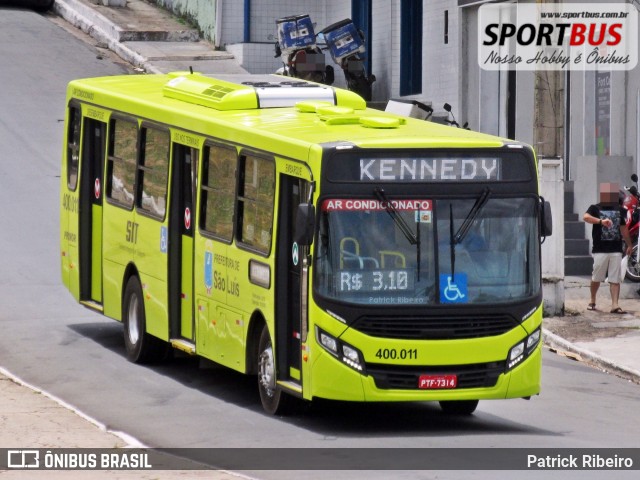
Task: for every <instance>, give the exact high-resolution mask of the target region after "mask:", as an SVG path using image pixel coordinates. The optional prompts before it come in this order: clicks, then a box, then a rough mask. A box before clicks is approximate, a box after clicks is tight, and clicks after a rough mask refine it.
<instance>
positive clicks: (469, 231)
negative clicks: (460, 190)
mask: <svg viewBox="0 0 640 480" xmlns="http://www.w3.org/2000/svg"><path fill="white" fill-rule="evenodd" d="M477 200H478V199H474V198H464V199H455V198H448V199H435V200H432V199H426V198H412V199H406V198H404V199H395V198H391V200H388V199H386V198H385V199H384V200H381V199H380V196H379V195H378V196H377V198H376V196H373V195H372V197H371V198H360V199H355V198H350V199H347V198H332V199H325V200H324V201H323V202H322V204H321V221H320V232H319V241H318V247H317V248H318V250H317V252H316V273H315V275H316V277H315V288H316V292H317V293H318V294H320V295H321V296H323V297H325V298H327V299H331V300H336V301H340V302H348V303H355V304H366V305H380V306H385V305H386V306H393V305H436V304H449V303H454V304H488V303H491V304H498V303H508V302H513V301H518V300H523V299H526V298H530V297H531V296H534V295H537V294H538V293H539V291H540V268H539V241H538V237H537V236H538V226H537V222H536V199H535V198H534V197H520V198H513V197H511V198H497V197H496V196H489V195H485V198H484V199H483V200H482V206H481V208H477V207H478V201H477ZM474 207H475V208H474ZM470 212H471V213H472V214H471V215H470ZM461 226H462V227H463V228H462V230H464V235H458V233H459V232H460V230H461ZM452 235H453V236H454V242H451V236H452ZM452 273H453V275H452Z"/></svg>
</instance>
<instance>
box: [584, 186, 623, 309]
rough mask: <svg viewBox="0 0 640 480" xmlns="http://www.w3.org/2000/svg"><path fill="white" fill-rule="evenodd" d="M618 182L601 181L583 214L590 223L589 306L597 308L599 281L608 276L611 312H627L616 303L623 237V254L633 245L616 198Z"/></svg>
mask: <svg viewBox="0 0 640 480" xmlns="http://www.w3.org/2000/svg"><path fill="white" fill-rule="evenodd" d="M618 191H619V186H618V184H616V183H601V184H600V203H598V204H596V205H591V206H590V207H589V208H588V209H587V213H585V214H584V216H583V217H582V218H583V220H584V221H585V222H587V223H590V224H592V225H593V227H592V231H591V236H592V239H593V249H592V250H591V252H592V253H593V275H592V277H591V303H590V304H589V306H588V309H589V310H596V294H597V293H598V288H600V283H601V282H603V281H604V279H605V278H607V274H608V276H609V290H610V292H611V313H619V314H622V313H627V312H625V311H624V310H622V308H620V306H619V305H618V298H619V297H620V279H621V278H622V277H621V274H622V272H621V270H620V262H621V261H622V240H623V239H624V242H625V243H626V244H627V249H626V254H627V255H629V254H631V251H632V250H633V247H632V245H631V237H630V236H629V230H628V229H627V226H626V225H625V221H624V220H625V218H626V212H625V210H624V208H622V207H621V206H620V202H619V200H618V195H619V193H618Z"/></svg>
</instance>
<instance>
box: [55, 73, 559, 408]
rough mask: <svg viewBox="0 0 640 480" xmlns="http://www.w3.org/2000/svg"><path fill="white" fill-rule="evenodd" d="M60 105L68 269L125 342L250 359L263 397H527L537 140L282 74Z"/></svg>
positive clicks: (130, 80) (533, 371) (141, 350)
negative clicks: (427, 116)
mask: <svg viewBox="0 0 640 480" xmlns="http://www.w3.org/2000/svg"><path fill="white" fill-rule="evenodd" d="M66 108H67V111H66V117H65V142H64V148H63V156H62V171H61V228H60V233H61V239H60V241H61V268H62V280H63V282H64V284H65V286H66V287H67V288H68V289H69V291H70V292H71V294H72V295H73V297H74V298H75V299H76V300H77V301H78V302H80V303H81V304H82V305H84V306H86V307H88V308H90V309H92V310H95V311H98V312H101V313H102V314H104V315H106V316H108V317H111V318H113V319H115V320H118V321H121V322H122V323H123V326H124V343H125V347H126V355H127V357H128V359H129V360H131V361H133V362H139V363H143V362H154V361H160V360H162V359H163V358H165V357H166V356H167V353H168V352H171V351H172V348H171V347H173V349H178V350H181V351H183V352H186V353H187V354H190V355H198V356H200V357H203V358H206V359H209V360H211V361H213V362H216V363H218V364H221V365H224V366H226V367H229V368H232V369H234V370H237V371H239V372H243V373H246V374H252V375H256V376H257V379H258V382H257V383H258V388H259V392H260V398H261V401H262V405H263V407H264V409H265V410H266V411H267V412H269V413H272V414H275V413H276V412H283V411H285V409H286V408H287V407H288V406H289V405H290V404H291V400H292V399H293V398H294V397H298V398H300V399H304V400H308V401H310V400H312V399H314V398H326V399H335V400H345V401H365V402H368V401H375V402H389V401H394V402H396V401H439V402H440V405H441V407H442V409H443V410H444V411H445V412H452V413H460V414H469V413H472V412H473V411H474V410H475V408H476V407H477V404H478V401H479V400H481V399H498V398H516V397H518V398H529V397H530V396H532V395H534V394H537V393H539V390H540V372H541V323H542V288H541V271H540V243H541V239H542V238H543V237H544V236H545V235H548V234H550V233H551V231H550V226H549V225H550V213H549V208H548V203H547V202H544V200H543V199H542V198H541V197H540V196H539V192H538V177H537V164H536V158H535V155H534V152H533V150H532V149H531V147H529V146H527V145H524V144H522V143H518V142H515V141H511V140H505V139H501V138H497V137H493V136H489V135H484V134H480V133H476V132H471V131H467V130H464V129H457V128H452V127H448V126H444V125H438V124H434V123H431V122H424V121H421V120H417V119H412V118H405V117H402V116H398V115H393V114H390V113H387V112H382V111H378V110H373V109H370V108H367V106H366V103H365V101H364V100H363V99H362V98H360V97H359V96H358V95H356V94H354V93H353V92H349V91H346V90H341V89H337V88H332V87H328V86H325V85H319V84H313V83H309V82H303V81H291V79H287V78H284V77H279V76H272V75H265V76H258V77H255V76H248V75H247V76H230V77H226V78H212V77H210V76H207V75H202V74H199V73H188V72H174V73H170V74H167V75H139V76H136V75H130V76H112V77H102V78H91V79H82V80H75V81H73V82H71V83H70V84H69V87H68V91H67V107H66Z"/></svg>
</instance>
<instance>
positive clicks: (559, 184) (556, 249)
mask: <svg viewBox="0 0 640 480" xmlns="http://www.w3.org/2000/svg"><path fill="white" fill-rule="evenodd" d="M563 164H564V161H563V159H562V158H541V159H538V175H539V178H540V195H542V196H543V197H544V199H545V200H546V201H548V202H549V203H550V204H551V213H552V215H553V234H552V235H551V236H550V237H547V238H546V240H545V241H544V243H543V244H542V288H543V290H542V292H543V297H544V314H545V316H557V315H562V314H563V313H564V182H563V178H564V175H563Z"/></svg>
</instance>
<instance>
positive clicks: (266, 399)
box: [257, 325, 291, 415]
mask: <svg viewBox="0 0 640 480" xmlns="http://www.w3.org/2000/svg"><path fill="white" fill-rule="evenodd" d="M257 370H258V391H259V392H260V402H261V403H262V408H264V410H265V411H266V412H267V413H269V414H270V415H277V414H281V415H282V414H285V413H286V412H287V410H288V408H289V405H290V403H291V397H289V395H287V394H286V393H284V392H283V391H282V389H281V388H279V387H278V385H277V384H276V360H275V356H274V354H273V344H272V342H271V337H270V335H269V329H268V328H267V326H266V325H265V326H264V327H263V328H262V333H261V334H260V341H259V343H258V365H257Z"/></svg>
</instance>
